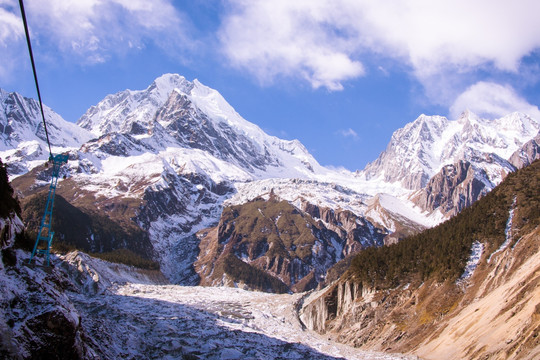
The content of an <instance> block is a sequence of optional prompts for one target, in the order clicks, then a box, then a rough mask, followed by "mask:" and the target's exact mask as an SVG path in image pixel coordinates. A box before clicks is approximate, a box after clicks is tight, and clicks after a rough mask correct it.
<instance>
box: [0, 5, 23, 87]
mask: <svg viewBox="0 0 540 360" xmlns="http://www.w3.org/2000/svg"><path fill="white" fill-rule="evenodd" d="M17 7H18V4H17V3H16V2H15V1H12V0H0V79H5V78H9V77H10V74H11V73H12V72H13V70H14V69H15V68H16V67H17V66H18V65H19V60H20V59H19V55H18V54H19V53H20V52H21V50H25V48H24V47H23V46H21V45H22V44H21V40H22V39H24V28H23V24H22V21H21V19H20V17H19V16H18V14H16V13H14V9H17Z"/></svg>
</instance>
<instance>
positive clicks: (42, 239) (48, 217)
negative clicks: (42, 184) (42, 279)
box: [28, 154, 68, 266]
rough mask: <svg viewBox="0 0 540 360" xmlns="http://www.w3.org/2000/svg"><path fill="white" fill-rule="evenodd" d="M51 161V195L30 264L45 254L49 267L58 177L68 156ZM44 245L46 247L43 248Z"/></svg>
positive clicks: (49, 194)
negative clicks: (38, 255) (37, 255)
mask: <svg viewBox="0 0 540 360" xmlns="http://www.w3.org/2000/svg"><path fill="white" fill-rule="evenodd" d="M49 161H50V162H52V164H53V166H52V178H51V185H50V186H49V193H48V195H47V204H46V205H45V212H44V213H43V217H42V218H41V224H40V226H39V232H38V234H37V238H36V243H35V244H34V249H33V250H32V255H31V256H30V260H29V261H28V263H29V264H31V263H32V260H33V259H34V256H35V255H36V254H44V255H45V257H46V260H47V266H49V265H50V260H49V256H50V251H51V245H52V240H53V236H54V231H52V217H53V207H54V195H55V194H56V184H57V183H58V176H60V166H62V164H65V163H67V161H68V155H67V154H58V155H55V156H53V155H51V156H50V158H49ZM43 245H44V246H43Z"/></svg>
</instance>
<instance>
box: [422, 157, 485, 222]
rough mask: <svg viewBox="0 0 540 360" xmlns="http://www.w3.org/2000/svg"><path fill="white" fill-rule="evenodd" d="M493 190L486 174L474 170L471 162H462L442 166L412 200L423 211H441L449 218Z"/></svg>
mask: <svg viewBox="0 0 540 360" xmlns="http://www.w3.org/2000/svg"><path fill="white" fill-rule="evenodd" d="M490 190H491V183H490V182H489V179H488V176H487V174H486V172H485V171H483V170H481V169H480V170H475V168H474V167H473V166H472V165H471V163H469V162H466V161H460V162H458V163H457V164H452V165H446V166H445V167H443V168H442V170H441V171H440V172H439V173H438V174H436V175H435V176H434V177H432V178H431V179H430V180H429V182H428V183H427V185H426V186H425V187H424V188H423V189H422V190H420V191H419V192H417V193H416V194H415V195H414V196H413V197H412V200H413V202H414V203H415V204H417V205H418V206H420V207H421V208H423V209H426V210H428V211H430V212H431V211H435V210H437V209H438V210H439V211H440V212H441V213H443V214H444V215H445V216H447V217H450V216H454V215H456V214H458V213H459V212H460V211H461V210H463V209H464V208H465V207H467V206H470V205H472V204H473V203H474V202H475V201H476V200H478V199H479V198H480V197H482V196H484V195H485V194H487V193H488V192H489V191H490Z"/></svg>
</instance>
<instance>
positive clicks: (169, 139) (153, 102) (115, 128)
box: [78, 74, 325, 180]
mask: <svg viewBox="0 0 540 360" xmlns="http://www.w3.org/2000/svg"><path fill="white" fill-rule="evenodd" d="M78 125H80V126H81V127H82V128H85V129H87V130H89V131H91V132H92V133H93V134H95V135H96V136H98V137H99V136H103V135H107V134H111V133H120V134H124V135H129V139H130V140H131V139H135V140H131V141H133V142H134V143H139V142H140V144H142V146H144V147H146V148H147V149H152V150H153V151H154V152H156V151H162V150H166V149H167V148H170V147H176V148H184V149H200V150H202V151H203V152H204V155H206V154H208V155H211V157H213V158H217V159H220V160H223V161H225V162H227V163H228V164H231V165H234V166H236V167H237V168H238V169H237V170H236V171H234V172H233V174H234V173H238V172H239V171H240V172H242V171H243V174H242V177H246V178H249V179H257V178H267V177H272V176H274V177H305V176H306V175H307V176H309V174H310V173H313V172H314V171H315V170H318V171H319V172H322V171H325V169H324V168H322V167H321V166H320V165H319V164H318V163H317V161H316V160H315V159H314V158H313V156H311V154H309V152H308V151H307V150H306V149H305V147H304V146H303V145H302V144H301V143H300V142H299V141H297V140H292V141H287V140H281V139H278V138H276V137H273V136H269V135H267V134H265V133H264V132H263V131H262V130H261V129H260V128H259V127H258V126H256V125H254V124H252V123H250V122H248V121H246V120H245V119H243V118H242V117H241V116H240V115H239V114H238V113H237V112H236V111H235V110H234V109H233V108H232V107H231V106H230V105H229V104H228V103H227V102H226V101H225V99H224V98H223V97H222V96H221V95H220V94H219V93H218V92H217V91H216V90H213V89H210V88H208V87H207V86H204V85H203V84H201V83H200V82H199V81H197V80H194V81H193V82H189V81H187V80H186V79H185V78H184V77H182V76H180V75H176V74H166V75H163V76H161V77H159V78H158V79H156V80H155V81H154V82H153V83H152V84H151V85H150V86H149V87H148V88H147V89H145V90H141V91H131V90H125V91H122V92H120V93H117V94H115V95H109V96H107V97H106V98H105V99H104V100H102V101H101V102H100V103H99V104H97V105H96V106H93V107H91V108H90V109H89V110H88V111H87V112H86V114H84V115H83V116H82V117H81V118H80V119H79V121H78ZM110 141H111V140H109V139H107V142H110ZM122 141H123V140H122ZM124 153H125V152H124ZM126 155H127V154H126ZM198 157H199V158H200V157H201V156H200V155H199V156H198ZM226 172H228V171H226ZM235 180H236V179H235Z"/></svg>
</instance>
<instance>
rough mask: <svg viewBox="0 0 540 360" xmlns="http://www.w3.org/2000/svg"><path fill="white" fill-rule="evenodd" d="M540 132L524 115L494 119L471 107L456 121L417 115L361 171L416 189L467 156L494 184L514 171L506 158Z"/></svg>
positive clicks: (371, 177) (532, 120)
mask: <svg viewBox="0 0 540 360" xmlns="http://www.w3.org/2000/svg"><path fill="white" fill-rule="evenodd" d="M539 130H540V124H539V122H538V120H536V119H532V118H531V117H530V116H528V115H526V114H522V113H512V114H509V115H507V116H504V117H502V118H500V119H495V120H487V119H481V118H479V117H478V116H477V115H475V114H473V113H472V112H470V111H465V112H464V113H463V114H462V115H461V116H460V118H459V119H457V120H448V119H447V118H445V117H442V116H426V115H421V116H420V117H418V118H417V119H416V120H415V121H413V122H412V123H409V124H407V125H406V126H405V127H403V128H402V129H399V130H397V131H396V132H394V134H393V135H392V139H391V140H390V143H389V144H388V147H387V148H386V150H385V151H384V152H383V153H382V154H381V155H380V156H379V157H378V158H377V159H376V160H375V161H374V162H372V163H370V164H368V165H367V166H366V168H365V169H364V171H363V175H364V176H365V177H366V178H367V179H380V180H384V181H387V182H399V183H400V184H401V185H402V186H403V187H405V188H407V189H411V190H419V189H421V188H423V187H425V186H426V185H427V183H428V181H429V179H431V178H432V177H433V176H434V175H435V174H436V173H438V172H439V171H440V170H441V169H442V168H443V167H444V166H446V165H451V164H455V163H457V162H458V161H460V160H465V161H468V162H470V163H471V164H473V166H474V167H475V168H478V169H483V170H484V171H485V172H486V173H487V175H488V178H489V180H490V182H491V183H492V184H493V186H494V185H496V184H498V183H500V182H501V180H502V179H503V178H504V176H505V174H507V173H509V172H511V171H513V170H514V168H513V166H512V165H511V164H510V163H509V162H508V159H509V158H510V156H511V155H512V154H513V153H514V152H515V151H517V150H518V149H519V148H520V147H521V146H522V145H523V144H525V143H526V142H527V141H529V140H530V139H532V138H533V137H534V136H536V135H537V134H538V131H539Z"/></svg>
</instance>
